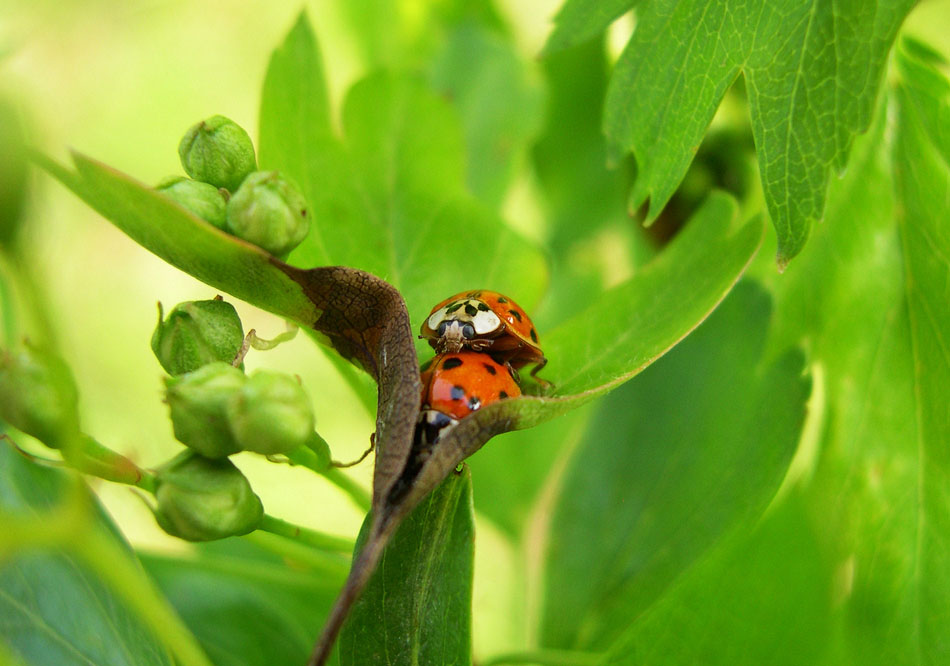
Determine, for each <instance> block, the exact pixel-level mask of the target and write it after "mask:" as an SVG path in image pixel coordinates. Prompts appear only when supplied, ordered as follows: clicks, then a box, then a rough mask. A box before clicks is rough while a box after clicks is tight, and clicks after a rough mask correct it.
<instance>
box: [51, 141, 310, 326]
mask: <svg viewBox="0 0 950 666" xmlns="http://www.w3.org/2000/svg"><path fill="white" fill-rule="evenodd" d="M37 159H38V160H39V161H40V163H41V165H42V166H43V168H45V169H46V170H47V171H49V172H50V173H51V174H52V175H53V176H54V177H56V178H57V179H58V180H59V181H60V182H62V183H63V184H64V185H66V186H67V187H68V188H69V189H71V190H72V191H73V192H74V193H75V194H76V195H77V196H79V197H80V198H81V199H82V200H83V201H85V202H86V203H87V204H89V205H90V206H91V207H92V208H93V209H95V210H96V211H98V212H99V213H100V214H101V215H102V216H103V217H105V218H107V219H108V220H109V221H110V222H112V223H113V224H114V225H116V226H117V227H118V228H119V229H120V230H122V231H123V232H124V233H125V234H127V235H128V236H129V237H130V238H132V240H134V241H135V242H137V243H138V244H139V245H141V246H142V247H144V248H145V249H147V250H149V251H151V252H153V253H154V254H156V255H158V256H159V257H161V258H162V259H164V260H165V261H167V262H168V263H170V264H172V265H173V266H176V267H177V268H180V269H181V270H183V271H185V272H186V273H189V274H190V275H192V276H194V277H196V278H197V279H199V280H201V281H202V282H205V283H206V284H209V285H211V286H213V287H217V288H218V289H222V290H224V291H227V292H228V293H229V294H231V295H232V296H235V297H237V298H240V299H242V300H244V301H247V302H248V303H253V304H254V305H257V306H259V307H262V308H264V309H266V310H269V311H271V312H273V313H275V314H279V315H281V316H284V317H287V318H289V319H292V320H294V321H297V322H299V323H301V324H303V325H305V326H309V325H311V324H313V323H314V321H316V319H317V309H316V308H315V307H314V305H313V303H312V302H311V301H310V300H309V299H308V298H307V297H306V295H305V294H304V293H303V291H302V290H301V288H300V286H299V285H298V284H297V283H296V282H294V280H293V279H291V278H290V277H289V276H288V275H287V274H286V273H284V272H283V271H281V270H280V269H279V268H277V266H276V265H275V264H274V263H273V258H272V257H271V256H270V255H269V254H267V253H266V252H264V251H263V250H261V249H260V248H258V247H255V246H253V245H251V244H250V243H246V242H244V241H242V240H240V239H238V238H235V237H234V236H231V235H229V234H226V233H225V232H223V231H221V230H219V229H216V228H215V227H213V226H211V225H210V224H208V223H207V222H205V221H204V220H201V219H199V218H197V217H195V216H194V215H192V214H191V213H189V212H188V211H186V210H185V209H184V208H182V207H181V206H179V205H178V204H176V203H175V202H173V201H172V200H171V199H169V198H168V197H166V196H164V195H163V194H160V193H159V192H156V191H155V190H154V189H152V188H150V187H148V186H146V185H144V184H142V183H140V182H137V181H136V180H134V179H132V178H130V177H129V176H126V175H125V174H123V173H120V172H118V171H116V170H114V169H112V168H111V167H108V166H106V165H104V164H102V163H101V162H97V161H95V160H93V159H91V158H89V157H86V156H84V155H81V154H79V153H73V161H74V162H75V164H76V172H75V173H74V172H71V171H69V170H67V169H65V168H63V167H62V166H60V165H58V164H56V163H54V162H52V161H50V160H48V159H46V158H42V157H38V158H37Z"/></svg>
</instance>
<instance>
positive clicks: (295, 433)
mask: <svg viewBox="0 0 950 666" xmlns="http://www.w3.org/2000/svg"><path fill="white" fill-rule="evenodd" d="M228 421H229V422H230V424H231V432H232V433H234V438H235V439H236V440H237V442H238V444H239V445H240V447H241V449H243V450H245V451H254V452H256V453H263V454H264V455H274V454H277V453H287V452H288V451H291V450H293V449H296V448H297V447H298V446H303V445H304V444H306V443H307V440H308V439H309V438H310V436H311V435H313V426H314V422H313V421H314V420H313V410H312V409H311V407H310V399H309V398H308V397H307V393H306V391H304V390H303V387H302V386H301V385H300V382H298V381H297V380H296V379H294V378H293V377H291V376H289V375H285V374H283V373H280V372H273V371H271V370H257V371H255V372H254V373H253V374H252V375H251V376H250V377H248V378H247V381H246V382H245V383H244V386H242V387H241V389H240V390H239V391H237V392H236V393H234V395H232V396H231V399H230V401H229V402H228Z"/></svg>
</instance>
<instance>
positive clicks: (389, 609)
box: [338, 468, 474, 666]
mask: <svg viewBox="0 0 950 666" xmlns="http://www.w3.org/2000/svg"><path fill="white" fill-rule="evenodd" d="M369 525H370V522H369V521H367V522H366V523H364V529H363V531H362V533H361V535H360V537H361V539H360V541H359V542H358V544H357V548H359V547H360V546H361V544H362V541H363V540H365V538H366V536H367V534H368V530H369ZM473 558H474V525H473V516H472V490H471V475H470V473H469V472H468V470H467V468H465V469H464V470H463V472H462V473H461V474H459V475H450V476H449V478H448V479H446V481H445V482H444V483H443V484H442V485H441V486H439V488H437V489H436V490H435V491H433V492H432V494H430V495H429V497H428V498H427V499H425V500H424V501H423V502H422V503H421V504H419V506H417V507H416V509H415V510H414V511H413V512H412V513H411V514H409V516H408V517H407V518H406V519H405V520H404V521H403V523H402V525H401V526H400V527H399V529H398V531H397V532H396V533H395V535H393V537H392V540H391V541H390V543H389V546H388V547H387V548H386V550H385V551H384V553H383V556H382V558H381V560H380V562H379V566H378V568H377V569H376V573H375V574H374V575H373V577H372V578H371V579H370V582H369V584H368V585H367V587H366V589H365V591H364V592H363V596H362V597H361V598H360V600H359V601H357V603H356V604H355V605H354V607H353V610H352V612H351V614H350V617H349V619H348V620H347V622H346V624H345V625H344V626H343V631H342V632H341V634H340V641H339V647H338V652H339V656H340V664H342V665H343V666H347V665H353V666H365V665H367V664H387V665H391V666H396V665H397V664H399V665H401V664H470V663H471V641H472V639H471V604H472V562H473Z"/></svg>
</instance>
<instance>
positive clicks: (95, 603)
mask: <svg viewBox="0 0 950 666" xmlns="http://www.w3.org/2000/svg"><path fill="white" fill-rule="evenodd" d="M70 481H72V483H70ZM75 483H78V481H77V480H75V479H72V480H70V479H69V478H67V476H66V474H64V473H63V472H61V471H57V470H52V469H47V468H43V467H40V466H38V465H35V464H32V463H30V462H28V461H27V460H26V459H25V458H23V457H22V456H20V455H18V454H17V453H16V452H15V451H14V450H13V448H12V447H10V446H7V445H4V446H0V509H2V511H3V514H4V515H8V516H10V517H14V516H16V517H37V518H39V517H40V516H42V515H43V514H44V513H47V512H49V511H53V510H55V509H56V508H57V507H58V506H61V504H62V502H63V501H76V500H78V499H79V497H78V496H77V495H76V493H73V494H72V496H70V493H69V490H70V488H73V487H74V485H75ZM82 499H84V500H86V501H88V502H89V508H88V510H89V511H90V512H92V515H91V516H89V521H90V528H91V529H99V530H102V531H103V532H104V533H108V534H109V535H110V536H111V537H112V538H113V539H114V540H115V541H116V543H117V544H118V545H120V549H121V552H123V553H125V554H127V555H128V557H130V558H131V557H133V555H132V554H131V553H129V552H128V550H127V547H126V545H125V544H124V542H121V537H120V536H119V535H118V533H117V532H116V529H115V527H114V526H113V524H112V523H111V521H110V520H109V519H108V517H106V515H105V513H104V512H103V511H102V509H101V508H99V506H98V504H95V503H94V500H92V497H91V494H90V493H88V491H87V490H86V489H85V488H83V491H82ZM3 522H4V521H3V518H2V517H0V534H5V533H6V529H5V527H4V525H3ZM43 529H44V526H43V525H42V524H39V523H37V525H36V530H39V531H42V530H43ZM4 541H6V539H4V538H3V537H0V544H2V545H3V546H4V551H6V548H8V547H10V546H11V545H13V546H15V544H11V543H10V542H9V541H6V543H3V542H4ZM6 552H9V551H6ZM0 636H2V638H3V642H4V643H5V644H6V645H7V646H8V647H9V648H10V649H11V650H12V651H13V652H14V653H15V654H16V655H17V656H18V657H19V658H20V659H22V660H23V663H25V664H37V665H40V664H64V665H65V664H110V665H111V664H115V665H116V666H119V665H122V664H128V666H148V665H152V664H162V665H168V666H170V665H171V664H172V660H171V658H170V656H169V655H168V653H167V652H166V650H165V649H164V648H163V647H162V645H161V644H160V643H158V642H157V641H156V640H155V637H154V635H153V634H152V633H151V631H149V629H148V628H147V627H145V626H144V625H143V624H142V622H141V621H140V620H139V619H138V617H137V616H136V615H133V614H132V613H131V612H130V611H129V610H128V609H127V608H126V606H125V604H124V603H123V602H122V601H121V600H120V598H119V597H117V596H116V594H115V593H114V591H113V590H112V589H111V588H110V587H109V586H107V585H106V584H104V583H103V582H102V581H101V580H100V579H99V577H98V576H97V575H96V574H95V573H94V572H92V571H90V569H89V568H88V567H87V566H86V564H85V563H84V562H83V560H82V559H81V558H79V557H77V556H76V555H75V554H71V553H70V552H69V551H68V550H29V551H21V552H16V551H14V552H13V554H12V556H9V557H5V558H4V559H3V561H2V562H0Z"/></svg>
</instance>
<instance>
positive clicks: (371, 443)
mask: <svg viewBox="0 0 950 666" xmlns="http://www.w3.org/2000/svg"><path fill="white" fill-rule="evenodd" d="M375 448H376V433H375V432H374V433H372V434H371V435H370V436H369V448H368V449H366V450H365V451H363V455H361V456H360V457H359V458H357V459H356V460H353V461H352V462H348V463H341V462H339V461H336V460H331V461H330V467H337V468H346V467H354V466H356V465H359V464H360V463H361V462H363V461H364V460H366V456H368V455H369V454H370V453H372V452H373V449H375Z"/></svg>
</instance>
